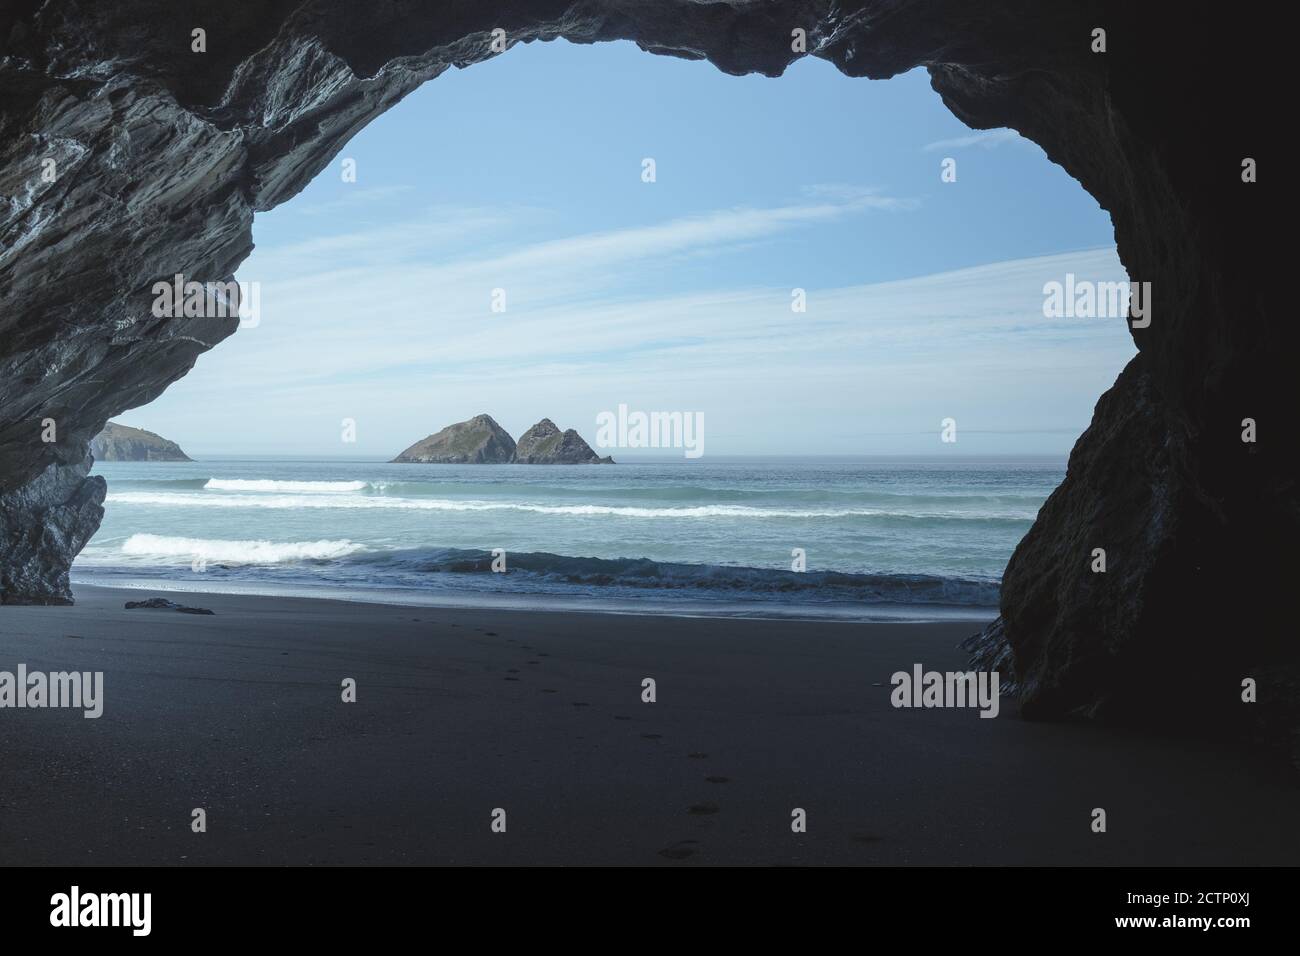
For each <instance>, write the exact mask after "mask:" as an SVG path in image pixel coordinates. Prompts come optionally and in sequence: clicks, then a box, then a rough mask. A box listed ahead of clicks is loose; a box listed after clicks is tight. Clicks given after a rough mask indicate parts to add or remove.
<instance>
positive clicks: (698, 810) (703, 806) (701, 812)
mask: <svg viewBox="0 0 1300 956" xmlns="http://www.w3.org/2000/svg"><path fill="white" fill-rule="evenodd" d="M720 809H721V807H719V806H718V805H717V804H716V803H692V804H691V805H690V806H689V807H687V809H686V812H687V813H689V814H690V815H691V816H694V817H707V816H711V815H713V814H715V813H717V812H718V810H720Z"/></svg>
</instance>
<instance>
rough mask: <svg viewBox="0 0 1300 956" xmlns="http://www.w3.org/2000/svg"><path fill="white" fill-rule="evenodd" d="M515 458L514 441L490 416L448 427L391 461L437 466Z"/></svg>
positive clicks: (501, 461)
mask: <svg viewBox="0 0 1300 956" xmlns="http://www.w3.org/2000/svg"><path fill="white" fill-rule="evenodd" d="M514 457H515V440H514V439H513V438H511V437H510V435H509V433H508V432H507V431H506V430H505V429H504V428H502V427H501V426H500V425H498V424H497V423H496V422H495V421H494V420H493V418H492V416H491V415H475V416H474V417H473V418H471V419H470V420H469V421H466V422H457V423H456V424H455V425H448V426H447V427H446V428H444V429H443V430H442V431H440V432H436V433H434V434H432V435H430V436H429V437H427V438H422V439H420V440H419V441H417V442H416V443H415V444H414V445H412V446H411V447H410V448H408V449H406V451H404V452H402V453H401V454H400V455H398V456H397V457H396V458H394V459H393V461H395V462H423V463H425V464H439V465H504V464H506V463H507V462H510V461H512V460H513V459H514Z"/></svg>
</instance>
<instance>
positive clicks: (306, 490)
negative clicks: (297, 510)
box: [203, 478, 367, 494]
mask: <svg viewBox="0 0 1300 956" xmlns="http://www.w3.org/2000/svg"><path fill="white" fill-rule="evenodd" d="M366 486H367V482H364V481H273V480H271V479H269V478H209V479H208V483H207V484H206V485H204V486H203V489H204V490H205V491H273V492H288V493H291V494H292V493H302V494H320V493H330V494H339V493H344V492H350V491H365V490H366Z"/></svg>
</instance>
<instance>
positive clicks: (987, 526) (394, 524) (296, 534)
mask: <svg viewBox="0 0 1300 956" xmlns="http://www.w3.org/2000/svg"><path fill="white" fill-rule="evenodd" d="M95 473H97V474H100V475H103V476H104V478H105V479H106V480H107V482H108V498H107V500H106V502H105V506H104V507H105V515H104V522H103V525H102V526H101V528H100V530H99V533H98V534H96V535H95V537H94V538H93V539H92V541H91V542H90V544H89V545H87V547H86V548H85V550H84V551H83V552H82V553H81V555H80V556H79V557H78V559H77V561H76V562H75V563H74V565H73V571H72V578H73V581H74V583H87V584H105V585H113V586H119V587H122V586H125V587H136V588H146V589H151V590H155V591H168V590H178V591H179V590H184V591H226V592H251V593H265V594H280V595H308V596H310V595H317V596H329V597H346V598H352V599H356V600H382V601H389V602H393V603H403V604H412V605H427V604H434V605H437V604H444V605H458V606H481V605H497V606H506V607H520V608H540V609H544V608H547V607H553V608H557V609H560V608H564V609H583V608H588V609H592V610H602V611H616V612H659V613H672V614H691V615H694V614H705V615H708V614H718V615H740V616H746V615H748V616H761V617H769V616H792V617H818V618H822V617H831V618H840V619H845V620H897V619H913V620H936V619H945V618H951V617H959V618H970V619H987V618H991V617H993V616H994V615H995V614H996V606H997V601H998V586H999V582H1000V578H1001V575H1002V571H1003V569H1004V568H1005V567H1006V563H1007V559H1008V558H1009V557H1010V556H1011V552H1012V550H1013V549H1014V548H1015V546H1016V543H1017V542H1018V541H1019V540H1020V539H1021V537H1022V536H1023V535H1024V533H1025V532H1026V531H1027V530H1028V528H1029V526H1030V524H1031V523H1032V522H1033V519H1034V516H1035V515H1036V514H1037V512H1038V509H1039V507H1040V506H1041V505H1042V503H1043V501H1044V500H1045V499H1046V497H1047V496H1048V495H1049V494H1050V493H1051V491H1052V489H1054V488H1055V487H1056V486H1057V485H1058V484H1059V483H1060V481H1061V479H1062V478H1063V477H1064V474H1065V463H1064V461H1063V460H1061V459H1057V458H1051V459H1048V458H980V459H974V458H971V459H957V458H938V457H936V458H932V459H902V458H814V459H780V458H768V459H760V458H730V459H725V458H716V459H714V458H710V459H698V460H694V461H689V460H683V459H675V460H669V459H664V460H646V461H631V462H620V463H619V464H617V465H610V466H596V465H578V466H564V465H412V464H402V465H398V464H390V463H386V462H375V461H302V460H294V461H275V460H206V461H199V462H185V463H144V462H105V463H99V464H97V465H96V466H95ZM494 552H495V554H494ZM801 556H802V557H801ZM800 565H802V570H800V569H798V567H799V566H800ZM494 567H495V568H496V570H494Z"/></svg>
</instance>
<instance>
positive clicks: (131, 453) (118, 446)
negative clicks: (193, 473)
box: [90, 422, 191, 461]
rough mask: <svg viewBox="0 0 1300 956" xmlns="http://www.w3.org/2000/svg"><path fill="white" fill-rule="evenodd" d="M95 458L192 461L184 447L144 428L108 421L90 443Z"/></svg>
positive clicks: (103, 459) (105, 459) (106, 459)
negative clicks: (182, 449) (182, 448)
mask: <svg viewBox="0 0 1300 956" xmlns="http://www.w3.org/2000/svg"><path fill="white" fill-rule="evenodd" d="M90 453H91V454H92V455H94V456H95V461H190V460H191V459H190V457H189V456H188V455H186V454H185V452H183V451H181V446H180V445H178V444H176V443H175V442H174V441H168V440H167V439H166V438H163V437H162V436H161V435H155V434H154V433H153V432H147V431H145V430H144V429H143V428H132V427H131V426H129V425H119V424H117V423H116V422H109V423H108V424H107V425H105V426H104V430H103V431H102V432H100V433H99V434H98V435H96V436H95V437H94V439H93V440H92V441H91V443H90Z"/></svg>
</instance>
